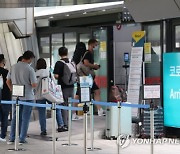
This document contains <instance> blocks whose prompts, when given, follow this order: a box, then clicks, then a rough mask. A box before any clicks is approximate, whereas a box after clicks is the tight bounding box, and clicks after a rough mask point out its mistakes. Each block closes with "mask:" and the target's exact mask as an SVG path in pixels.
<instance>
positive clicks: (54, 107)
mask: <svg viewBox="0 0 180 154" xmlns="http://www.w3.org/2000/svg"><path fill="white" fill-rule="evenodd" d="M52 120H53V121H52V139H53V145H52V154H55V153H56V103H52Z"/></svg>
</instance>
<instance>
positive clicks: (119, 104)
mask: <svg viewBox="0 0 180 154" xmlns="http://www.w3.org/2000/svg"><path fill="white" fill-rule="evenodd" d="M117 107H118V138H119V136H120V135H121V126H120V125H121V102H118V106H117ZM117 150H118V154H120V147H119V144H117Z"/></svg>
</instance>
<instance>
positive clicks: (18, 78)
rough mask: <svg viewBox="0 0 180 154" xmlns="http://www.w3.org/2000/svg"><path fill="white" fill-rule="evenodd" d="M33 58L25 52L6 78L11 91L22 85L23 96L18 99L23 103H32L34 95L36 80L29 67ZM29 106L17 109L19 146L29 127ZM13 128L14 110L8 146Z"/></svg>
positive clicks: (13, 134)
mask: <svg viewBox="0 0 180 154" xmlns="http://www.w3.org/2000/svg"><path fill="white" fill-rule="evenodd" d="M34 58H35V56H34V54H33V52H31V51H26V52H25V53H24V54H23V58H22V61H19V62H18V63H17V64H15V65H13V66H12V68H11V71H10V73H9V74H8V76H7V82H6V83H7V85H8V87H9V89H10V90H11V91H12V85H14V84H16V85H24V86H25V96H24V97H20V100H22V101H25V102H33V100H34V93H33V88H35V87H36V85H37V79H36V75H35V71H34V69H33V68H32V67H31V66H30V65H31V63H32V61H33V59H34ZM31 111H32V107H31V106H26V105H20V108H19V117H20V118H19V144H20V145H21V144H23V143H26V140H25V139H26V136H27V131H28V127H29V121H30V117H31ZM15 128H16V110H14V114H13V119H12V122H11V132H10V140H9V142H8V144H12V143H13V142H14V140H15Z"/></svg>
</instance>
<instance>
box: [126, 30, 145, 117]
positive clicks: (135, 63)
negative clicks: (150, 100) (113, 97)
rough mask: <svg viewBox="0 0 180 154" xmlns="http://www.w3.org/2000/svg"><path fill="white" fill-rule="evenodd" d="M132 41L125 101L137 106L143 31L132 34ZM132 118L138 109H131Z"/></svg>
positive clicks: (136, 114) (143, 40)
mask: <svg viewBox="0 0 180 154" xmlns="http://www.w3.org/2000/svg"><path fill="white" fill-rule="evenodd" d="M132 41H133V48H132V50H131V59H130V70H129V82H128V97H127V101H128V102H130V103H132V104H139V95H140V86H141V81H142V80H141V78H142V60H143V47H144V42H145V31H135V32H133V33H132ZM132 116H138V109H135V108H134V109H132Z"/></svg>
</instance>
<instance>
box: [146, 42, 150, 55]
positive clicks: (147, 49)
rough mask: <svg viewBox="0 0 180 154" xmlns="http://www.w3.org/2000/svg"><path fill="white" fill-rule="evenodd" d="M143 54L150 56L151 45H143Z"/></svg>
mask: <svg viewBox="0 0 180 154" xmlns="http://www.w3.org/2000/svg"><path fill="white" fill-rule="evenodd" d="M144 53H145V54H151V43H144Z"/></svg>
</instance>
